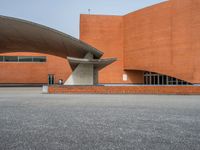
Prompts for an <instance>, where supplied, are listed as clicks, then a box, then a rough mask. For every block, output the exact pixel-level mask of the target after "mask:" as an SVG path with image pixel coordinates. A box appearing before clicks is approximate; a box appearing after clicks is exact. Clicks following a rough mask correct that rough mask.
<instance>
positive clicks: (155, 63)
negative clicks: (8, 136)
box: [0, 0, 200, 85]
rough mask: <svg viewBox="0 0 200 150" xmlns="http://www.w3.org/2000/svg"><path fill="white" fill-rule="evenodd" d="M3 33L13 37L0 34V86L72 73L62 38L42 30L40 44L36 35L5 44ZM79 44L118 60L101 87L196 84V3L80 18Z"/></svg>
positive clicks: (182, 0) (173, 1) (199, 28)
mask: <svg viewBox="0 0 200 150" xmlns="http://www.w3.org/2000/svg"><path fill="white" fill-rule="evenodd" d="M1 21H2V20H1ZM1 23H2V22H0V24H1ZM1 30H3V29H1ZM25 30H27V34H30V35H34V31H35V29H31V30H32V31H31V33H29V30H28V28H25ZM10 32H12V31H10ZM5 34H8V35H9V34H11V33H8V32H0V44H1V45H0V50H1V53H0V56H3V57H0V68H1V71H0V83H1V84H8V83H10V84H45V83H48V79H49V78H48V76H49V75H54V77H55V81H56V82H58V80H59V79H63V80H66V79H67V78H68V77H69V75H70V74H71V72H72V70H71V67H70V65H69V63H68V61H66V58H64V57H62V56H63V55H61V53H59V51H61V52H63V49H72V50H73V47H67V46H66V45H65V44H63V43H62V41H63V39H58V38H56V40H55V39H53V38H51V35H49V33H47V32H44V34H45V36H44V34H42V35H41V36H44V37H42V39H44V38H46V39H45V40H43V41H41V40H39V39H40V38H41V37H37V36H36V35H34V36H28V37H27V36H25V37H27V39H26V40H24V41H22V40H16V38H17V37H16V38H15V40H10V39H9V40H6V39H5V36H4V35H5ZM23 34H24V33H23ZM15 35H16V34H15ZM23 36H24V35H23ZM31 37H34V40H32V39H31ZM80 40H82V41H84V42H85V43H88V44H89V45H91V46H93V47H95V48H96V49H98V50H100V51H102V52H103V53H104V54H103V58H105V57H116V58H117V61H116V62H114V63H113V64H111V65H109V66H107V67H106V68H104V69H102V70H101V71H100V72H99V83H105V84H121V83H123V84H153V85H177V84H179V85H180V84H199V83H200V65H199V64H200V58H199V56H200V1H199V0H169V1H166V2H163V3H160V4H157V5H154V6H150V7H147V8H144V9H141V10H138V11H135V12H132V13H129V14H127V15H124V16H105V15H81V16H80ZM10 41H11V43H12V44H11V46H8V45H9V42H10ZM17 42H18V43H20V44H16V43H17ZM36 42H38V44H35V43H36ZM54 42H55V44H54ZM4 43H6V44H4ZM33 43H34V44H33ZM62 44H63V45H62ZM60 45H61V46H60ZM36 49H37V50H36ZM51 49H53V50H54V51H51ZM7 56H19V57H18V58H17V59H18V61H17V62H16V61H14V62H12V61H5V58H6V57H7ZM20 56H22V59H23V58H24V59H25V58H26V57H25V56H31V57H32V59H34V58H35V59H36V60H37V58H38V59H40V58H41V57H35V56H44V57H42V58H44V59H45V60H44V61H42V62H41V61H39V62H37V61H36V62H34V61H32V62H23V61H21V62H20V61H19V60H20V58H21V57H20ZM8 58H9V57H8ZM1 59H2V61H1ZM10 59H12V58H10ZM29 59H30V58H29Z"/></svg>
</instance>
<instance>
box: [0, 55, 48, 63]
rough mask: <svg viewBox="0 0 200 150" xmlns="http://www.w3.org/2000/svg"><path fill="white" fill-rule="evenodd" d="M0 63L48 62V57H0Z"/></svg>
mask: <svg viewBox="0 0 200 150" xmlns="http://www.w3.org/2000/svg"><path fill="white" fill-rule="evenodd" d="M0 62H46V56H0Z"/></svg>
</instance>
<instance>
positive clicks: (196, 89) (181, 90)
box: [48, 85, 200, 95]
mask: <svg viewBox="0 0 200 150" xmlns="http://www.w3.org/2000/svg"><path fill="white" fill-rule="evenodd" d="M48 92H49V94H177V95H178V94H180V95H199V94H200V86H57V85H55V86H49V88H48Z"/></svg>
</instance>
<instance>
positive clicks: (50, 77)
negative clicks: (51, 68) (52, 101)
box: [48, 74, 55, 85]
mask: <svg viewBox="0 0 200 150" xmlns="http://www.w3.org/2000/svg"><path fill="white" fill-rule="evenodd" d="M54 83H55V75H54V74H49V75H48V84H49V85H53V84H54Z"/></svg>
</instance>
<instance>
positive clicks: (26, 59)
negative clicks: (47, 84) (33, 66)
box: [19, 56, 33, 62]
mask: <svg viewBox="0 0 200 150" xmlns="http://www.w3.org/2000/svg"><path fill="white" fill-rule="evenodd" d="M32 61H33V57H31V56H19V62H32Z"/></svg>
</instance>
